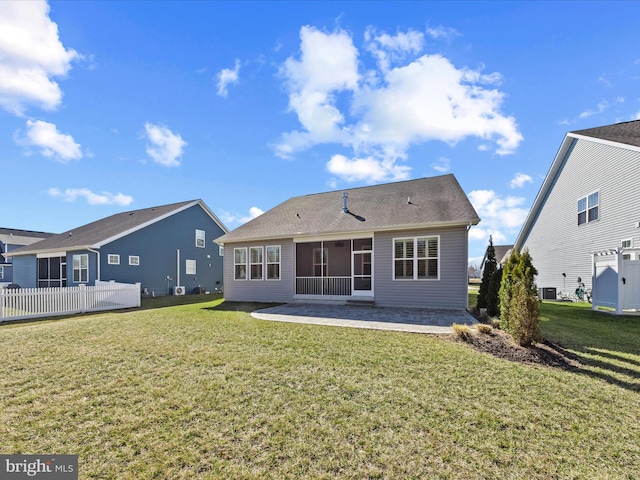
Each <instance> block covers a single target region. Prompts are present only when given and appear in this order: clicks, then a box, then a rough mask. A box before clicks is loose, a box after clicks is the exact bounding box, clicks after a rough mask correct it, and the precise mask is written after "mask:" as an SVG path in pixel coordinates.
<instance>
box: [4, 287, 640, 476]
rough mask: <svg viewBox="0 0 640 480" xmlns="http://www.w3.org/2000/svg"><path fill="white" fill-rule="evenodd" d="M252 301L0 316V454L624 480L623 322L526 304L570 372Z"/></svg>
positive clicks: (249, 470) (632, 365)
mask: <svg viewBox="0 0 640 480" xmlns="http://www.w3.org/2000/svg"><path fill="white" fill-rule="evenodd" d="M202 300H206V299H202ZM147 306H148V305H147ZM254 307H255V305H243V304H227V303H223V302H222V301H221V300H219V299H218V300H213V301H208V302H206V303H202V301H200V303H193V304H190V305H182V306H167V307H163V308H155V309H146V310H137V311H128V312H116V313H108V314H105V313H102V314H93V315H88V316H73V317H69V318H65V319H58V320H55V321H39V322H33V323H19V324H14V325H4V326H0V348H1V351H2V356H1V359H0V453H48V454H54V453H58V454H62V453H68V454H78V455H79V472H80V478H83V479H84V478H97V479H151V478H172V479H173V478H233V479H263V478H274V479H275V478H277V479H283V478H284V479H286V478H289V479H298V478H314V479H315V478H326V479H334V478H352V479H364V478H401V479H407V478H442V479H481V478H482V479H485V478H491V479H493V478H496V479H498V478H500V479H502V478H504V479H550V478H560V479H632V478H638V475H639V472H640V445H639V442H638V439H639V438H640V392H639V390H640V317H634V318H624V319H621V318H619V317H614V316H610V315H606V314H602V313H594V312H591V311H590V310H588V309H587V308H583V307H580V306H578V305H569V304H548V303H545V304H543V308H542V313H543V331H544V333H545V335H547V336H548V337H550V338H553V339H554V340H556V341H558V342H560V343H561V344H562V345H564V346H565V347H566V348H567V349H569V350H570V351H571V352H572V353H574V354H575V355H577V356H579V358H580V359H581V360H584V362H585V365H584V369H581V370H580V371H577V372H572V371H566V370H560V369H552V368H548V367H539V366H531V365H525V364H519V363H512V362H508V361H505V360H499V359H497V358H494V357H492V356H490V355H487V354H482V353H478V352H476V351H474V350H472V349H471V348H469V347H468V346H467V345H465V344H461V343H455V342H451V341H448V340H443V339H441V338H438V337H434V336H428V335H420V334H406V333H397V332H388V331H374V330H361V329H346V328H334V327H321V326H311V325H300V324H285V323H279V322H266V321H258V320H254V319H252V318H251V317H250V316H249V314H248V313H247V312H248V311H250V310H251V309H252V308H254Z"/></svg>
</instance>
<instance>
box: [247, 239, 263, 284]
mask: <svg viewBox="0 0 640 480" xmlns="http://www.w3.org/2000/svg"><path fill="white" fill-rule="evenodd" d="M263 253H264V250H263V248H262V247H251V248H249V263H250V270H249V271H250V272H251V280H262V261H263V258H262V256H263Z"/></svg>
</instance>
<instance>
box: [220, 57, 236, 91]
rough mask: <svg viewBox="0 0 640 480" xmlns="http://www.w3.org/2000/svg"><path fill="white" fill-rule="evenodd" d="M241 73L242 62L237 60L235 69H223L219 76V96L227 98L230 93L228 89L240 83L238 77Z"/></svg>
mask: <svg viewBox="0 0 640 480" xmlns="http://www.w3.org/2000/svg"><path fill="white" fill-rule="evenodd" d="M239 73H240V60H238V59H237V58H236V63H235V67H234V68H233V70H232V69H230V68H223V69H222V70H221V71H220V73H219V74H218V95H220V96H221V97H224V98H227V94H228V93H229V91H228V87H229V85H232V84H233V85H235V84H236V83H238V75H239Z"/></svg>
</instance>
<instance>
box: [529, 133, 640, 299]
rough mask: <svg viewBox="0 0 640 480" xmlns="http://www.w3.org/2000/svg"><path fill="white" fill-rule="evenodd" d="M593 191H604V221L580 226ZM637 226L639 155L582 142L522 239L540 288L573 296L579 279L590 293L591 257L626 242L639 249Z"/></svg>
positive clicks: (601, 209) (601, 214) (639, 217)
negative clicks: (581, 206) (584, 202)
mask: <svg viewBox="0 0 640 480" xmlns="http://www.w3.org/2000/svg"><path fill="white" fill-rule="evenodd" d="M594 191H599V197H600V198H599V219H598V220H597V221H594V222H589V223H585V224H583V225H578V199H580V198H581V197H584V196H587V195H589V194H590V193H592V192H594ZM638 221H640V152H636V151H632V150H628V149H625V148H620V147H615V146H610V145H603V144H601V143H597V142H593V141H588V140H583V139H577V140H576V141H575V142H574V144H573V146H572V148H570V149H569V151H568V152H567V155H566V156H565V159H564V163H563V165H562V166H561V168H560V170H559V172H558V175H557V176H556V181H555V183H554V184H553V186H552V187H551V189H550V192H549V193H548V195H547V198H546V199H545V201H544V203H543V205H542V207H541V209H540V211H539V213H538V216H537V218H536V219H535V221H534V223H533V226H532V227H531V229H530V230H529V232H528V234H527V235H526V236H525V237H523V242H522V244H523V248H528V249H529V252H530V254H531V257H532V259H533V264H534V266H535V267H536V269H537V270H538V277H537V281H536V283H537V284H538V287H541V288H542V287H555V288H556V289H557V290H559V291H566V292H568V293H572V292H574V291H575V289H576V288H577V285H578V283H577V279H578V277H580V278H581V279H582V281H583V282H584V283H585V284H586V286H587V287H591V286H592V285H591V274H592V267H591V262H592V259H591V255H590V252H592V251H598V250H606V249H612V248H616V247H619V246H620V245H621V241H622V240H623V239H632V240H633V246H634V247H640V229H638V228H636V226H635V224H636V222H638ZM563 273H564V274H565V275H566V277H564V276H563V275H562V274H563Z"/></svg>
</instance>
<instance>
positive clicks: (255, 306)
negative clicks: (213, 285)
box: [204, 301, 282, 313]
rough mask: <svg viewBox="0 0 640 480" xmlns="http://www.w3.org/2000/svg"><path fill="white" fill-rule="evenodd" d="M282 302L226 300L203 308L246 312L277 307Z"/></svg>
mask: <svg viewBox="0 0 640 480" xmlns="http://www.w3.org/2000/svg"><path fill="white" fill-rule="evenodd" d="M278 305H282V303H260V302H228V301H223V302H222V303H220V304H218V305H215V306H213V307H205V308H204V310H213V311H218V312H246V313H251V312H255V311H256V310H261V309H263V308H269V307H277V306H278Z"/></svg>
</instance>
